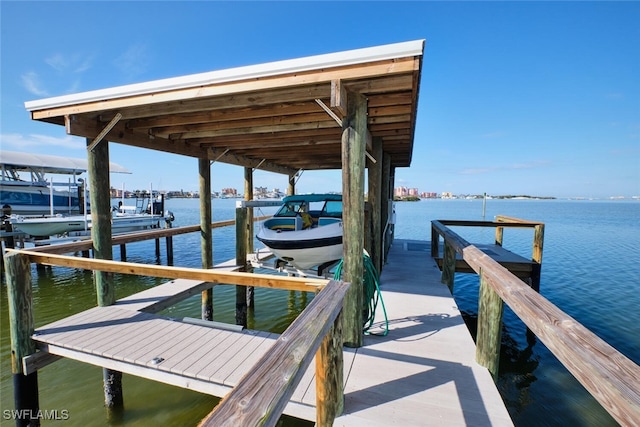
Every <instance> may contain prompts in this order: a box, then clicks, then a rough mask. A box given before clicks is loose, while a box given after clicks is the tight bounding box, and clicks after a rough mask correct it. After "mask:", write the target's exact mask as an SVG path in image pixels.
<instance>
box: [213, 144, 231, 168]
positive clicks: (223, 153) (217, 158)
mask: <svg viewBox="0 0 640 427" xmlns="http://www.w3.org/2000/svg"><path fill="white" fill-rule="evenodd" d="M210 150H211V153H212V154H213V148H211V149H210ZM228 152H229V149H228V148H227V149H226V150H224V151H223V152H222V154H220V155H219V156H218V157H216V158H215V159H213V160H211V162H209V166H211V165H212V164H214V163H215V162H217V161H218V160H220V158H221V157H222V156H224V155H225V154H227V153H228Z"/></svg>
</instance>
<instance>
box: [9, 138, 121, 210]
mask: <svg viewBox="0 0 640 427" xmlns="http://www.w3.org/2000/svg"><path fill="white" fill-rule="evenodd" d="M0 168H1V174H0V206H2V207H3V209H6V210H8V208H9V207H10V208H11V213H12V214H16V215H47V214H48V215H51V216H54V215H56V214H63V215H74V214H80V213H81V212H83V209H81V208H83V203H82V197H83V196H84V194H82V185H83V183H84V180H83V179H81V178H78V177H79V176H80V175H81V174H83V173H84V172H86V171H87V161H86V160H84V159H73V158H69V157H59V156H50V155H45V154H31V153H20V152H14V151H5V150H2V151H0ZM109 170H110V171H111V172H119V173H129V171H127V170H126V169H125V168H123V167H122V166H120V165H117V164H115V163H110V164H109ZM54 175H55V176H57V178H58V179H66V180H67V182H63V181H60V182H54V180H53V176H54ZM48 177H49V178H48ZM85 200H87V201H88V198H86V197H85ZM84 212H88V209H87V210H84Z"/></svg>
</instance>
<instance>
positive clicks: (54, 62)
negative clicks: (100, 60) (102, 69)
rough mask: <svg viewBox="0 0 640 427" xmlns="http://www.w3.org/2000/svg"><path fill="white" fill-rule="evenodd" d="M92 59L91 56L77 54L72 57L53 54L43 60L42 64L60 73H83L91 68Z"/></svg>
mask: <svg viewBox="0 0 640 427" xmlns="http://www.w3.org/2000/svg"><path fill="white" fill-rule="evenodd" d="M93 58H94V56H93V55H83V54H79V53H76V54H73V55H63V54H61V53H54V54H53V55H51V56H50V57H48V58H45V60H44V62H46V63H47V64H48V65H49V66H50V67H51V68H53V69H54V70H56V71H58V72H61V73H66V72H72V73H83V72H85V71H87V70H88V69H90V68H91V65H92V63H93Z"/></svg>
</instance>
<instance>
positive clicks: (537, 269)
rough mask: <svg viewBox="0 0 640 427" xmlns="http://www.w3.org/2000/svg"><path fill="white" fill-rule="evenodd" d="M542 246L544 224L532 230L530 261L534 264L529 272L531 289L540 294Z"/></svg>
mask: <svg viewBox="0 0 640 427" xmlns="http://www.w3.org/2000/svg"><path fill="white" fill-rule="evenodd" d="M543 244H544V224H538V225H536V226H535V227H534V228H533V253H532V255H531V260H532V261H533V262H535V264H534V265H533V266H532V271H531V288H533V290H534V291H536V292H540V274H541V270H542V247H543Z"/></svg>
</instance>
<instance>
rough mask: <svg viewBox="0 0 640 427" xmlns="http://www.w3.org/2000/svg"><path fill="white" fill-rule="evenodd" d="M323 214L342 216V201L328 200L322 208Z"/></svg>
mask: <svg viewBox="0 0 640 427" xmlns="http://www.w3.org/2000/svg"><path fill="white" fill-rule="evenodd" d="M322 216H330V217H335V218H342V202H339V201H336V200H327V203H326V204H325V205H324V209H323V210H322Z"/></svg>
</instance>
